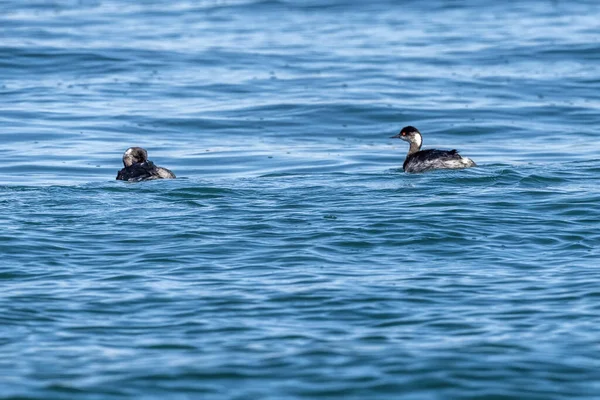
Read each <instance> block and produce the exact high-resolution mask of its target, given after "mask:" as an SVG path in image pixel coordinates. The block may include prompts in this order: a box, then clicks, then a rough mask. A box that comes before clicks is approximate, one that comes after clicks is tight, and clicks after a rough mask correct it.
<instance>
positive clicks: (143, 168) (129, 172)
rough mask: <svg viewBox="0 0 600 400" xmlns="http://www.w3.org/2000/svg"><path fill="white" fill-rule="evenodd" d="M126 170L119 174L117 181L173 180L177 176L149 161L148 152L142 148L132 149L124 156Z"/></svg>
mask: <svg viewBox="0 0 600 400" xmlns="http://www.w3.org/2000/svg"><path fill="white" fill-rule="evenodd" d="M123 165H124V166H125V168H123V169H122V170H120V171H119V173H117V180H119V181H131V182H139V181H145V180H150V179H173V178H175V174H174V173H172V172H171V171H169V170H168V169H166V168H162V167H158V166H156V165H154V163H153V162H152V161H148V152H147V151H146V150H145V149H142V148H141V147H130V148H128V149H127V151H125V153H124V154H123Z"/></svg>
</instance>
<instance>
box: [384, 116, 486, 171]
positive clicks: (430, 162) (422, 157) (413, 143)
mask: <svg viewBox="0 0 600 400" xmlns="http://www.w3.org/2000/svg"><path fill="white" fill-rule="evenodd" d="M392 138H398V139H402V140H404V141H405V142H408V143H410V147H409V149H408V154H407V155H406V159H405V160H404V165H403V166H402V168H403V169H404V172H425V171H430V170H432V169H444V168H449V169H457V168H469V167H474V166H476V165H477V164H475V162H473V160H471V159H470V158H467V157H463V156H461V155H460V154H458V151H456V150H436V149H430V150H421V145H422V144H423V137H422V136H421V132H419V130H418V129H417V128H415V127H414V126H405V127H404V128H402V130H401V131H400V133H399V134H397V135H396V136H392Z"/></svg>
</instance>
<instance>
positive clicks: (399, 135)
mask: <svg viewBox="0 0 600 400" xmlns="http://www.w3.org/2000/svg"><path fill="white" fill-rule="evenodd" d="M401 137H402V135H401V134H400V133H399V134H397V135H394V136H390V139H400V138H401Z"/></svg>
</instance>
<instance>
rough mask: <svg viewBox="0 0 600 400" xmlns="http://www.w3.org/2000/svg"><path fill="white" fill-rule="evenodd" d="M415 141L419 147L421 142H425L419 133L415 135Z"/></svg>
mask: <svg viewBox="0 0 600 400" xmlns="http://www.w3.org/2000/svg"><path fill="white" fill-rule="evenodd" d="M415 143H416V144H417V146H419V147H421V144H422V143H423V138H422V137H421V135H419V134H418V133H417V134H416V135H415Z"/></svg>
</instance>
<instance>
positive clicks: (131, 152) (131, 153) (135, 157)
mask: <svg viewBox="0 0 600 400" xmlns="http://www.w3.org/2000/svg"><path fill="white" fill-rule="evenodd" d="M144 161H148V152H147V151H146V150H145V149H142V148H141V147H130V148H128V149H127V150H126V151H125V153H123V165H124V166H125V167H131V166H132V165H133V164H137V163H142V162H144Z"/></svg>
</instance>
